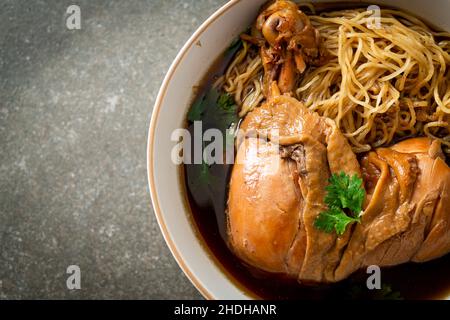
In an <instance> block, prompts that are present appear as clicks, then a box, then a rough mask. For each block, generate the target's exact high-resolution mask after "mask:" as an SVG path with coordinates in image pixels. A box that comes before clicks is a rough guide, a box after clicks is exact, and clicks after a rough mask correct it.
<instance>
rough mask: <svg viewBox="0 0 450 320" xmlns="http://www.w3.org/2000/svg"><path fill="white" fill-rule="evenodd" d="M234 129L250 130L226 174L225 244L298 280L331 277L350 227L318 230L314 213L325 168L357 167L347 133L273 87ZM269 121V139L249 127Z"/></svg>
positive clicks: (320, 205)
mask: <svg viewBox="0 0 450 320" xmlns="http://www.w3.org/2000/svg"><path fill="white" fill-rule="evenodd" d="M241 129H242V130H244V131H246V132H248V133H253V134H252V135H251V137H247V138H245V139H244V140H243V141H242V142H241V143H240V146H239V148H238V152H237V156H236V162H235V165H234V168H233V172H232V176H231V181H230V192H229V201H228V231H229V244H230V247H231V248H232V249H233V250H234V252H235V253H236V254H237V255H238V256H239V257H241V258H242V259H243V260H244V261H246V262H247V263H249V264H251V265H253V266H256V267H258V268H260V269H263V270H266V271H269V272H277V273H286V274H289V275H291V276H293V277H297V278H298V279H299V280H301V281H314V282H321V281H333V279H334V275H333V271H334V268H335V266H336V265H337V263H338V262H339V257H340V255H341V251H342V249H343V248H344V246H345V244H346V243H347V241H348V237H349V232H347V233H346V234H344V236H343V237H342V238H340V239H338V238H337V237H336V235H335V234H328V233H324V232H321V231H320V230H317V229H316V228H315V227H314V220H315V218H316V216H317V215H318V214H319V213H320V212H321V211H323V210H325V209H326V205H325V204H324V196H325V186H326V185H327V183H328V182H327V181H328V178H329V177H330V174H331V173H337V172H340V171H345V172H347V173H348V174H357V175H360V169H359V164H358V162H357V160H356V156H355V154H354V153H353V152H352V151H351V148H350V146H349V145H348V143H347V141H346V139H345V138H344V137H343V136H342V134H341V133H340V131H339V130H338V129H337V128H336V126H335V125H334V122H332V121H331V120H329V119H325V118H322V117H319V116H318V115H317V114H315V113H313V112H310V111H309V110H307V109H306V108H305V107H304V106H303V105H302V104H301V103H300V102H299V101H297V100H296V99H294V98H291V97H287V96H280V95H277V96H274V97H273V98H272V99H270V100H269V101H268V102H267V103H265V104H264V105H263V106H261V107H260V108H258V109H256V110H255V111H253V112H252V113H250V114H249V115H248V116H247V117H246V118H245V120H244V121H243V123H242V126H241ZM274 129H275V130H278V131H279V136H278V137H273V140H274V141H266V140H265V139H258V138H257V137H256V136H255V134H254V133H255V132H256V133H259V134H260V135H262V136H267V135H268V134H267V132H268V130H269V131H270V130H274ZM269 140H270V139H269ZM277 143H279V144H280V145H278V144H277ZM280 146H281V147H280ZM280 150H281V152H280Z"/></svg>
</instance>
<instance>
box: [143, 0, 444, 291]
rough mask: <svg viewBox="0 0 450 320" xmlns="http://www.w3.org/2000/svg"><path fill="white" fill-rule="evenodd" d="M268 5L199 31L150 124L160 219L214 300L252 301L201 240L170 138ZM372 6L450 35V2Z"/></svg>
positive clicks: (222, 12)
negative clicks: (200, 88)
mask: <svg viewBox="0 0 450 320" xmlns="http://www.w3.org/2000/svg"><path fill="white" fill-rule="evenodd" d="M264 2H266V0H232V1H230V2H228V3H227V4H225V5H224V6H223V7H222V8H220V9H219V10H217V11H216V12H215V13H214V14H213V15H212V16H211V17H209V19H208V20H206V21H205V22H204V23H203V24H202V25H201V26H200V28H198V30H197V31H196V32H195V33H194V34H193V35H192V37H191V38H190V39H189V40H188V41H187V43H186V44H185V45H184V46H183V48H182V49H181V51H180V52H179V54H178V55H177V57H176V58H175V61H174V62H173V63H172V66H171V67H170V69H169V72H168V73H167V75H166V77H165V79H164V82H163V84H162V86H161V89H160V91H159V94H158V98H157V100H156V103H155V106H154V109H153V115H152V119H151V123H150V129H149V136H148V150H147V152H148V153H147V154H148V164H147V165H148V181H149V186H150V194H151V197H152V201H153V208H154V211H155V214H156V218H157V220H158V223H159V226H160V228H161V231H162V233H163V235H164V238H165V240H166V242H167V244H168V246H169V248H170V250H171V252H172V254H173V255H174V257H175V259H176V260H177V262H178V264H179V265H180V267H181V269H183V271H184V273H185V274H186V276H187V277H188V278H189V279H190V280H191V282H192V283H193V284H194V285H195V286H196V287H197V289H198V290H199V291H200V292H201V293H202V294H203V296H204V297H205V298H208V299H248V298H251V296H250V295H249V293H246V292H245V290H244V289H243V288H241V287H239V285H238V284H236V281H231V278H230V277H231V276H230V275H229V274H227V272H226V270H224V269H223V268H222V267H221V266H220V264H219V262H218V261H217V260H216V259H215V258H214V257H213V254H212V253H211V252H209V250H208V248H207V247H206V246H205V244H203V243H202V240H201V239H200V238H199V237H198V233H197V230H196V227H195V225H194V224H193V223H192V220H191V217H190V211H189V208H188V206H187V201H186V195H185V188H184V181H183V180H182V179H181V178H180V171H179V169H180V168H179V167H178V166H177V165H175V164H173V163H172V161H171V150H172V148H173V146H174V144H175V143H174V142H172V141H171V139H170V136H171V133H172V131H173V130H175V129H177V128H181V127H182V125H183V121H184V119H185V116H186V113H187V110H188V108H189V106H190V103H191V101H192V99H193V87H194V86H196V85H197V84H198V83H199V82H200V81H201V80H202V78H203V77H204V75H205V73H206V72H207V71H208V69H209V67H210V66H211V65H212V64H213V62H214V61H215V59H216V58H217V57H218V56H219V55H220V54H221V53H222V52H223V51H224V50H225V49H226V48H227V47H228V46H229V44H230V43H231V41H232V40H233V39H234V38H235V37H237V36H238V35H239V34H240V33H241V32H242V31H243V30H245V29H246V28H247V27H248V26H249V25H250V24H251V23H252V21H254V19H255V18H256V16H257V13H258V10H259V8H260V6H261V5H262V4H263V3H264ZM312 2H320V1H314V0H313V1H312ZM326 2H332V1H326ZM355 2H360V1H355ZM370 2H371V4H380V5H383V4H389V5H391V6H395V7H398V8H400V9H403V10H405V11H407V12H411V13H413V14H415V15H417V16H419V17H421V18H422V19H424V20H425V21H427V22H432V23H433V25H434V26H436V27H438V28H441V29H444V30H450V17H449V12H450V0H434V1H428V0H391V1H389V0H385V1H370Z"/></svg>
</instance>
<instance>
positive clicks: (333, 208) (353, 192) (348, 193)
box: [314, 172, 365, 235]
mask: <svg viewBox="0 0 450 320" xmlns="http://www.w3.org/2000/svg"><path fill="white" fill-rule="evenodd" d="M329 182H330V184H329V185H328V186H327V187H326V188H325V189H326V191H327V194H326V196H325V203H326V205H327V206H328V210H326V211H323V212H321V213H320V214H319V215H318V216H317V218H316V220H315V221H314V226H315V227H316V228H317V229H320V230H323V231H325V232H327V233H331V232H333V230H335V231H336V233H337V234H338V235H342V234H344V232H345V229H346V228H347V226H348V225H349V224H351V223H353V222H358V223H359V222H360V219H361V214H362V204H363V201H364V196H365V191H364V188H363V187H362V179H360V178H359V177H358V176H357V175H356V174H355V175H353V176H351V177H350V176H349V175H347V174H346V173H345V172H341V173H339V174H332V175H331V177H330V179H329ZM347 213H350V215H348V214H347Z"/></svg>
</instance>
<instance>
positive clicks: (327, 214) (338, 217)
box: [314, 208, 359, 235]
mask: <svg viewBox="0 0 450 320" xmlns="http://www.w3.org/2000/svg"><path fill="white" fill-rule="evenodd" d="M353 222H359V217H358V218H353V217H349V216H347V215H346V214H345V212H344V211H342V210H341V209H338V208H330V209H328V210H327V211H323V212H321V213H320V214H319V215H318V216H317V218H316V220H315V221H314V226H315V227H316V228H317V229H319V230H322V231H325V232H327V233H331V232H332V231H333V229H335V230H336V233H337V234H338V235H342V234H344V232H345V229H346V228H347V225H349V224H351V223H353Z"/></svg>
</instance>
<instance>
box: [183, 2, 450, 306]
mask: <svg viewBox="0 0 450 320" xmlns="http://www.w3.org/2000/svg"><path fill="white" fill-rule="evenodd" d="M362 6H365V7H367V5H364V4H361V3H358V4H355V3H345V2H343V3H332V4H320V7H318V6H316V10H317V11H319V12H320V11H324V10H339V9H344V8H356V7H362ZM230 59H231V56H229V55H228V56H227V55H225V56H222V57H220V58H219V59H217V61H216V62H215V63H214V64H213V66H212V67H211V68H210V70H209V72H208V73H207V77H205V79H204V80H203V82H202V83H201V85H200V86H198V88H200V90H198V92H197V93H196V94H197V96H199V95H201V94H203V93H205V92H206V91H207V90H209V88H211V85H212V82H213V80H214V79H215V78H216V77H217V76H219V75H221V74H223V72H224V71H225V69H226V66H227V65H228V63H229V62H230ZM196 89H197V88H196ZM188 128H189V130H191V133H192V128H191V127H189V126H188ZM194 166H195V165H185V166H184V170H181V172H182V173H181V175H182V179H183V181H184V183H185V185H186V189H187V190H186V193H187V199H188V201H187V202H188V203H187V206H188V207H189V208H190V211H191V212H192V218H193V222H194V224H195V226H196V227H197V230H198V232H199V237H200V238H201V239H202V240H203V242H204V245H205V246H206V247H207V248H208V249H209V251H210V252H211V253H212V254H213V256H214V260H216V261H217V263H218V264H219V266H220V267H221V268H222V269H223V270H224V271H225V273H226V274H227V275H228V276H229V278H230V280H231V281H232V282H234V283H235V284H236V285H237V286H238V287H240V288H242V289H243V290H244V291H246V293H247V294H249V295H251V296H254V297H255V298H260V299H311V300H317V299H377V298H383V297H380V296H379V293H377V292H376V291H377V290H372V291H369V290H368V289H367V286H366V279H367V277H368V274H366V273H365V271H364V270H361V271H358V272H356V273H355V274H353V275H352V276H350V277H349V278H348V279H346V280H343V281H341V282H339V283H335V284H329V285H316V286H307V285H302V284H299V283H298V282H297V281H296V280H293V279H288V278H286V277H285V276H283V275H280V274H271V273H267V272H264V271H260V270H257V269H256V268H254V267H251V266H249V265H246V264H245V263H244V262H243V261H242V260H240V259H239V258H237V257H236V256H235V255H234V254H233V253H232V252H231V251H230V249H229V248H228V246H227V244H226V233H225V232H226V231H225V224H226V220H225V219H226V218H225V217H226V214H225V209H226V200H227V194H228V182H229V175H230V173H231V169H232V166H231V165H213V166H212V167H211V170H212V171H213V172H214V175H215V176H217V177H218V179H219V180H220V184H221V186H220V188H219V189H218V190H217V192H215V193H214V194H212V197H211V199H209V201H207V200H208V199H205V195H204V194H199V193H197V194H196V192H195V191H194V190H193V188H192V184H191V180H192V174H193V170H192V169H193V167H194ZM199 199H200V200H199ZM448 270H450V254H447V255H446V256H444V257H442V258H439V259H436V260H433V261H430V262H427V263H421V264H418V263H407V264H403V265H399V266H395V267H389V268H383V269H382V273H381V278H382V283H383V284H384V285H388V286H390V288H391V289H392V290H393V291H395V292H398V293H399V294H400V296H401V298H403V299H443V298H446V297H447V296H449V295H450V277H449V276H448V274H447V273H448Z"/></svg>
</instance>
